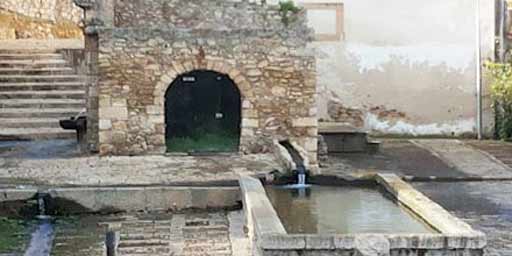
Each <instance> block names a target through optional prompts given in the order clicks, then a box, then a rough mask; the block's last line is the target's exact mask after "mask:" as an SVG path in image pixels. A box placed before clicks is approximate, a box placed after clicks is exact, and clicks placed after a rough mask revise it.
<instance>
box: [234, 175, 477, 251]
mask: <svg viewBox="0 0 512 256" xmlns="http://www.w3.org/2000/svg"><path fill="white" fill-rule="evenodd" d="M374 179H375V182H376V183H378V184H379V186H380V187H381V188H382V189H383V190H384V193H387V194H388V196H389V197H391V199H392V200H393V201H394V202H395V203H396V204H397V205H398V206H400V207H401V208H404V210H406V211H407V212H408V214H411V215H413V217H414V218H416V219H418V220H419V221H421V222H423V223H424V224H425V225H426V226H428V227H429V229H431V230H432V231H431V232H422V233H406V232H405V233H404V232H400V233H389V232H386V233H385V232H382V233H333V234H329V233H327V234H325V233H323V234H299V233H294V234H291V233H288V232H287V231H286V229H285V226H284V225H283V223H282V221H281V219H280V218H279V216H278V214H277V212H276V210H275V209H274V207H273V205H272V203H271V201H270V200H269V198H268V196H267V193H266V191H265V188H264V187H263V185H262V184H261V182H260V181H259V180H258V179H255V178H252V177H247V176H245V177H241V178H240V187H241V190H242V199H243V203H244V213H245V217H246V225H247V228H248V229H249V236H250V238H251V241H252V243H253V249H254V255H280V256H283V255H337V256H340V255H347V256H349V255H350V256H352V255H361V256H374V255H375V256H377V255H380V256H383V255H390V256H394V255H396V256H441V255H442V256H445V255H446V256H462V255H463V256H482V255H483V251H484V248H485V246H486V244H487V241H486V237H485V235H484V234H483V233H481V232H479V231H475V230H473V229H472V228H471V227H470V226H469V225H468V224H466V223H465V222H463V221H461V220H460V219H458V218H456V217H454V216H453V215H452V214H450V213H449V212H447V211H446V210H445V209H443V208H442V207H441V206H439V205H438V204H436V203H435V202H433V201H431V200H430V199H428V198H427V197H426V196H424V195H423V194H422V193H420V192H419V191H417V190H415V189H414V188H413V187H412V186H410V185H409V184H407V183H406V182H404V181H403V180H401V179H400V178H399V177H398V176H396V175H394V174H377V175H376V176H375V177H374ZM331 203H333V204H334V203H337V202H331ZM339 203H342V202H339Z"/></svg>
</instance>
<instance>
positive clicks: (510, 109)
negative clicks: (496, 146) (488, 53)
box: [485, 62, 512, 141]
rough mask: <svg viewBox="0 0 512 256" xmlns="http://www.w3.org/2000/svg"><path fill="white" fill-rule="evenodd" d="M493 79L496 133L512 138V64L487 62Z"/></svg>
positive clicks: (508, 138) (488, 72)
mask: <svg viewBox="0 0 512 256" xmlns="http://www.w3.org/2000/svg"><path fill="white" fill-rule="evenodd" d="M485 67H486V69H487V75H488V77H489V78H490V81H491V95H492V97H493V99H494V112H495V116H496V118H495V120H496V135H497V137H498V138H500V139H502V140H508V141H511V140H512V64H511V63H493V62H487V63H486V64H485Z"/></svg>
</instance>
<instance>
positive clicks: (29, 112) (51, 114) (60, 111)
mask: <svg viewBox="0 0 512 256" xmlns="http://www.w3.org/2000/svg"><path fill="white" fill-rule="evenodd" d="M82 110H83V109H81V108H46V109H41V108H0V118H29V117H35V118H58V119H64V118H70V117H73V116H76V115H77V114H79V113H80V112H81V111H82Z"/></svg>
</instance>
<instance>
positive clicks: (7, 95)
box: [0, 90, 85, 99]
mask: <svg viewBox="0 0 512 256" xmlns="http://www.w3.org/2000/svg"><path fill="white" fill-rule="evenodd" d="M0 99H85V90H60V91H59V90H51V91H0Z"/></svg>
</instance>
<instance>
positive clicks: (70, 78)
mask: <svg viewBox="0 0 512 256" xmlns="http://www.w3.org/2000/svg"><path fill="white" fill-rule="evenodd" d="M82 78H83V77H81V76H78V75H46V76H37V75H2V76H0V83H16V82H76V81H80V80H81V79H82Z"/></svg>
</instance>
